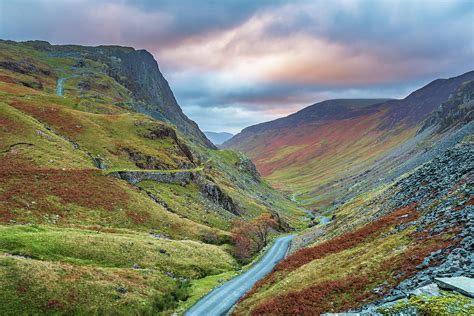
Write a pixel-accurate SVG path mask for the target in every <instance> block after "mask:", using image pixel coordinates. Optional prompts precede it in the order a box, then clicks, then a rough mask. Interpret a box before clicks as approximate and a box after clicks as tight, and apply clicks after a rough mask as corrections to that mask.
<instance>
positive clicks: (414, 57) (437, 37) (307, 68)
mask: <svg viewBox="0 0 474 316" xmlns="http://www.w3.org/2000/svg"><path fill="white" fill-rule="evenodd" d="M0 38H2V39H11V40H17V41H23V40H32V39H41V40H47V41H49V42H50V43H52V44H82V45H104V44H118V45H124V46H132V47H135V48H137V49H147V50H148V51H150V52H151V53H152V54H153V55H154V56H155V58H156V60H157V61H158V64H159V66H160V70H161V71H162V73H163V74H164V76H165V78H166V79H167V80H168V81H169V83H170V86H171V88H172V90H173V92H174V94H175V96H176V98H177V100H178V103H179V104H180V105H181V107H182V108H183V111H184V112H185V113H186V114H187V115H188V116H189V117H190V118H191V119H193V120H195V121H196V122H197V123H198V124H199V126H200V127H201V129H202V130H206V131H217V132H221V131H227V132H232V133H236V132H239V131H240V130H241V129H242V128H244V127H246V126H249V125H253V124H256V123H259V122H263V121H268V120H272V119H275V118H278V117H281V116H286V115H288V114H290V113H293V112H295V111H297V110H299V109H301V108H303V107H305V106H308V105H310V104H313V103H316V102H319V101H322V100H325V99H332V98H357V97H359V98H372V97H377V98H379V97H380V98H382V97H390V98H402V97H404V96H406V95H407V94H409V93H410V92H412V91H413V90H415V89H417V88H419V87H421V86H423V85H425V84H427V83H428V82H430V81H432V80H434V79H436V78H446V77H452V76H456V75H460V74H462V73H464V72H466V71H470V70H474V0H456V1H454V0H452V1H450V0H398V1H395V0H372V1H362V0H361V1H355V0H339V1H326V0H312V1H309V0H291V1H281V0H273V1H265V0H260V1H258V0H240V1H235V0H225V1H224V0H200V1H199V0H150V1H145V0H135V1H131V0H130V1H127V0H122V1H118V0H104V1H97V0H61V1H59V0H56V1H55V0H0Z"/></svg>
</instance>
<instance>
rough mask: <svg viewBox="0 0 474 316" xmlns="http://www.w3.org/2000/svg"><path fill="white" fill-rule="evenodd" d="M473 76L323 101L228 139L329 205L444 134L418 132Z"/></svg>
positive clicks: (306, 196) (305, 196) (286, 183)
mask: <svg viewBox="0 0 474 316" xmlns="http://www.w3.org/2000/svg"><path fill="white" fill-rule="evenodd" d="M473 79H474V72H473V71H471V72H467V73H465V74H463V75H461V76H458V77H454V78H449V79H438V80H435V81H433V82H431V83H429V84H428V85H426V86H424V87H423V88H421V89H418V90H416V91H415V92H413V93H411V94H410V95H408V96H407V97H406V98H404V99H402V100H384V99H367V100H364V99H346V100H344V99H342V100H341V99H339V100H328V101H323V102H320V103H316V104H313V105H311V106H309V107H306V108H304V109H302V110H301V111H299V112H297V113H294V114H292V115H289V116H287V117H284V118H280V119H277V120H274V121H270V122H266V123H262V124H258V125H254V126H250V127H247V128H245V129H244V130H243V131H242V132H241V133H239V134H237V135H235V136H234V137H233V138H232V139H230V140H228V141H227V142H225V143H224V144H223V146H222V147H224V148H234V149H237V150H240V151H242V152H244V153H245V154H247V155H248V156H249V157H250V158H251V159H252V160H253V161H254V163H255V164H256V166H257V168H258V170H259V171H260V173H262V175H263V176H265V177H266V178H267V179H268V180H269V181H270V182H271V183H272V184H273V185H274V186H276V187H278V188H280V189H282V190H285V191H288V192H290V193H292V194H295V197H296V198H297V200H299V201H300V202H302V203H303V205H306V206H318V207H324V208H330V207H332V206H335V205H337V204H339V202H341V200H343V199H347V198H349V197H350V196H352V195H353V194H355V192H357V191H358V190H361V188H360V187H359V185H360V182H361V181H362V180H364V181H365V180H366V181H372V182H375V181H378V180H377V179H379V178H384V179H385V177H386V175H387V172H388V171H390V170H392V171H393V172H395V169H396V167H397V166H400V165H401V164H403V163H404V160H407V159H408V158H410V157H411V156H410V155H414V154H415V153H417V151H418V150H421V148H426V147H427V146H430V144H431V143H433V142H435V141H438V140H439V138H440V137H438V135H436V134H430V133H431V132H432V131H431V129H428V130H427V131H426V132H425V133H423V134H422V135H419V133H418V132H419V131H420V129H421V127H422V126H423V124H424V121H425V120H426V119H428V118H429V117H430V115H432V113H434V111H435V110H436V109H437V108H438V107H439V106H440V104H442V103H443V102H446V101H447V100H448V99H450V97H452V96H453V95H454V94H455V93H456V92H457V91H458V89H459V88H460V87H462V86H464V85H465V84H466V83H467V82H469V81H471V80H473ZM453 111H454V110H453ZM452 115H453V116H454V115H455V113H452ZM468 117H469V116H468ZM438 120H439V119H438ZM458 127H459V126H458ZM445 130H446V129H445ZM415 137H416V140H414V138H415ZM423 139H425V141H424V142H422V140H423ZM403 144H404V145H403ZM415 144H416V145H415ZM423 150H424V149H423ZM388 157H390V158H388ZM395 157H396V158H395ZM367 186H369V185H368V184H367ZM369 187H370V186H369Z"/></svg>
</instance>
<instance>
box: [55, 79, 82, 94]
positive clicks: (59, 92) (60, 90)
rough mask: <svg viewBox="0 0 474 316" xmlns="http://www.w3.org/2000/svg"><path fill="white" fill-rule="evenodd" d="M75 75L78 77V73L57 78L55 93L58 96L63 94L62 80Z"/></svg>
mask: <svg viewBox="0 0 474 316" xmlns="http://www.w3.org/2000/svg"><path fill="white" fill-rule="evenodd" d="M76 77H78V75H70V76H68V77H63V78H59V79H58V85H57V87H56V94H57V95H58V96H60V97H62V96H63V82H64V80H66V79H70V78H76Z"/></svg>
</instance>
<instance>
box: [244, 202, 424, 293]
mask: <svg viewBox="0 0 474 316" xmlns="http://www.w3.org/2000/svg"><path fill="white" fill-rule="evenodd" d="M416 206H417V205H416V204H415V203H413V204H411V205H409V206H407V207H403V208H399V209H397V210H395V211H393V212H392V213H390V214H387V215H385V216H383V217H381V218H379V219H378V220H376V221H374V222H372V223H370V224H367V225H365V226H363V227H362V228H359V229H357V230H355V231H353V232H350V233H347V234H344V235H341V236H339V237H336V238H334V239H331V240H329V241H326V242H323V243H321V244H319V245H317V246H314V247H311V248H304V249H301V250H299V251H298V252H296V253H294V254H293V255H291V256H289V257H288V258H286V259H285V260H283V261H282V262H280V263H279V264H278V265H277V266H276V267H275V268H274V269H273V271H272V272H271V273H269V274H268V275H267V276H266V277H264V278H263V279H261V280H260V281H258V282H257V283H256V284H255V286H254V287H253V288H252V290H251V291H250V292H249V293H248V294H247V295H246V296H245V297H244V299H245V298H246V297H248V296H251V295H252V294H254V293H255V292H256V291H258V289H259V288H260V287H261V286H263V285H266V284H272V283H274V282H275V275H277V274H278V275H280V276H281V275H283V274H286V273H288V272H290V271H293V270H295V269H297V268H299V267H301V266H302V265H305V264H306V263H309V262H311V261H313V260H317V259H319V258H322V257H324V256H326V255H328V254H332V253H337V252H341V251H343V250H346V249H349V248H352V247H354V246H357V245H358V244H360V243H362V242H364V241H365V240H367V238H369V237H370V238H376V237H377V236H379V235H380V234H382V233H383V232H384V231H385V230H386V229H387V228H388V227H390V226H393V225H396V224H401V223H407V222H411V221H414V220H415V219H417V217H418V212H417V211H416Z"/></svg>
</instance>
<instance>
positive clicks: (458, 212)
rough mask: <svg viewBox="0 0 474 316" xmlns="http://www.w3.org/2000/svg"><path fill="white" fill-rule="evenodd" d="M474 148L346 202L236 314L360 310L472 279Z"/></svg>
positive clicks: (444, 310) (454, 151) (444, 309)
mask: <svg viewBox="0 0 474 316" xmlns="http://www.w3.org/2000/svg"><path fill="white" fill-rule="evenodd" d="M473 150H474V144H473V143H472V137H467V138H466V139H465V140H464V141H462V142H461V143H460V144H458V145H457V146H456V147H454V148H451V149H450V150H448V151H447V152H445V153H443V154H441V155H439V156H436V157H435V158H434V159H433V160H432V161H430V162H428V163H426V164H424V165H423V166H421V167H420V168H419V169H417V170H414V171H413V172H410V173H408V174H406V175H405V176H404V177H403V178H401V179H399V180H398V181H396V182H395V183H393V184H392V185H390V186H386V187H381V188H379V189H378V190H375V191H373V192H371V193H370V194H367V193H365V194H363V195H359V196H357V197H355V198H354V199H352V200H351V201H349V202H348V203H346V204H344V205H343V206H342V207H341V208H340V209H339V210H338V211H337V212H336V213H335V215H336V216H335V220H333V221H332V222H331V223H330V224H328V225H326V226H322V227H321V226H320V227H314V228H312V229H311V230H309V231H307V232H305V233H303V234H302V235H301V236H298V237H297V240H295V242H294V244H293V247H294V249H293V251H292V252H293V254H292V255H291V256H289V257H287V258H286V259H285V260H284V261H282V262H281V263H279V264H278V265H277V266H276V267H275V269H274V270H273V271H272V273H271V274H269V275H267V276H266V277H265V278H264V279H262V280H261V281H260V282H259V283H258V284H257V285H256V286H255V287H254V288H253V290H252V291H251V292H250V293H249V294H248V295H247V296H246V297H245V298H244V299H243V300H242V301H241V302H240V303H239V304H238V306H237V309H236V310H235V312H234V314H235V315H248V314H251V315H261V314H268V313H270V314H285V315H287V314H320V313H324V312H343V311H347V310H357V309H360V308H362V307H363V306H366V305H367V304H369V303H371V302H374V301H380V300H382V302H389V301H390V300H396V299H400V298H403V297H406V296H407V295H408V293H410V291H413V290H414V289H416V288H419V287H421V286H423V285H426V284H428V283H430V282H433V279H434V277H437V276H458V275H465V276H470V275H472V270H471V269H472V265H471V264H470V263H469V262H468V260H466V259H463V258H464V256H466V255H467V254H468V253H469V251H470V249H471V248H470V247H472V239H471V238H470V237H468V236H469V234H470V233H469V232H471V231H472V229H473V227H472V221H470V220H469V218H470V216H469V214H470V213H472V210H473V203H474V201H473V198H472V196H473V188H474V187H473V185H474V183H473V176H474V174H473V166H474V160H473V159H472V157H473V156H472V153H473ZM302 246H306V248H302V249H300V248H301V247H302ZM465 301H466V299H464V298H462V297H455V298H453V300H452V301H451V303H449V304H444V305H443V304H442V305H439V308H438V313H439V314H440V315H449V314H451V313H452V312H453V309H452V308H453V307H452V306H453V305H455V303H456V302H460V305H461V308H462V309H463V310H464V312H461V311H460V314H463V313H466V314H470V313H472V312H473V309H472V308H473V305H472V304H469V303H466V302H465ZM462 302H464V303H462ZM450 304H451V305H450ZM450 306H451V307H450ZM455 306H459V304H458V305H455ZM450 308H451V309H450Z"/></svg>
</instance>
